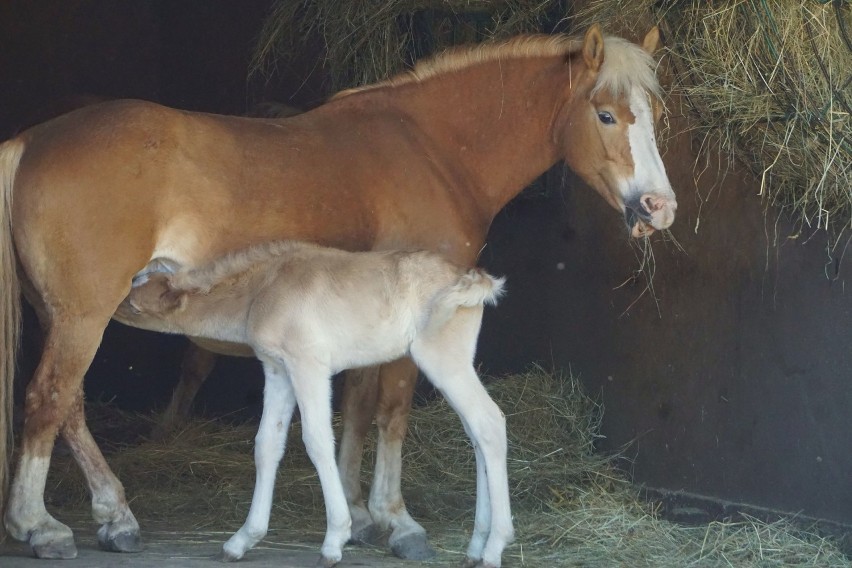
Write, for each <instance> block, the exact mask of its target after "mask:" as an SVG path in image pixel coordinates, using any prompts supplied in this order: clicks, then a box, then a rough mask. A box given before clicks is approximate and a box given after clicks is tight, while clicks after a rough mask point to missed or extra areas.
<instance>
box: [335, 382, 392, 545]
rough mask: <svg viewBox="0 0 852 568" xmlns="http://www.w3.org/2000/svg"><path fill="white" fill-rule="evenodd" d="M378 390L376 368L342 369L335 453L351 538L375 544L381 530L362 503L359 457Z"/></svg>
mask: <svg viewBox="0 0 852 568" xmlns="http://www.w3.org/2000/svg"><path fill="white" fill-rule="evenodd" d="M378 392H379V367H366V368H362V369H351V370H349V371H346V377H345V379H344V383H343V400H342V401H341V412H342V414H343V433H342V434H341V437H340V450H339V451H338V453H337V468H338V469H339V470H340V480H341V482H342V483H343V492H344V493H345V494H346V502H347V503H348V504H349V514H350V515H351V516H352V540H353V541H355V542H365V543H375V541H376V540H378V537H379V536H380V533H381V529H380V528H379V526H378V525H377V524H376V523H375V522H373V517H372V516H371V515H370V512H369V511H368V510H367V505H366V504H365V503H364V496H363V493H362V492H361V458H362V456H363V455H364V440H365V438H366V437H367V431H368V430H369V429H370V425H372V423H373V416H375V413H376V398H377V396H378Z"/></svg>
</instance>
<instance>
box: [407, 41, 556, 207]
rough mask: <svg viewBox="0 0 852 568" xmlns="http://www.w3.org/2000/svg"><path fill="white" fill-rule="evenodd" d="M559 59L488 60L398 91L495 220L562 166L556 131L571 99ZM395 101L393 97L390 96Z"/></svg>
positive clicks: (408, 85) (415, 118)
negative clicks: (557, 165)
mask: <svg viewBox="0 0 852 568" xmlns="http://www.w3.org/2000/svg"><path fill="white" fill-rule="evenodd" d="M567 83H568V74H567V71H566V70H565V69H564V65H561V64H560V58H559V57H548V58H544V57H541V58H533V57H525V58H514V59H506V60H502V61H490V62H484V63H480V64H477V65H474V66H471V67H469V68H466V69H461V70H459V71H456V72H450V73H445V74H442V75H437V76H435V77H431V78H429V79H426V80H424V81H423V82H421V83H411V84H407V85H403V86H400V87H396V88H395V92H396V93H398V94H399V97H400V100H399V102H398V103H397V104H398V105H399V107H400V108H401V110H403V111H404V112H405V113H406V114H408V115H410V116H411V117H412V118H413V119H414V121H415V122H416V123H417V125H418V127H419V128H420V129H422V130H423V131H424V132H425V133H426V135H427V136H428V137H429V139H431V140H432V141H433V142H434V143H435V144H436V145H437V146H438V147H440V148H442V149H443V150H444V152H442V157H443V158H444V159H448V160H455V161H456V162H457V163H459V164H461V166H462V167H463V169H464V170H465V172H466V174H467V175H466V178H467V179H469V180H471V181H472V184H471V185H472V187H468V188H466V190H468V191H472V192H477V193H478V195H477V200H478V201H479V202H480V203H481V206H482V209H483V211H484V212H485V213H486V214H487V215H488V216H490V217H493V216H494V215H495V214H496V213H497V212H498V211H499V210H500V209H502V208H503V206H504V205H505V204H506V203H508V202H509V200H511V199H512V198H513V197H515V196H516V195H517V194H518V193H520V192H521V190H523V189H524V188H525V187H526V186H527V185H529V184H530V183H531V182H532V181H533V180H534V179H535V178H536V177H538V176H539V175H541V174H542V173H544V172H545V171H546V170H547V169H548V168H549V167H551V166H552V165H553V164H555V163H556V162H557V161H558V160H559V155H558V151H557V147H556V145H555V142H554V139H553V133H552V126H553V119H554V118H555V116H556V113H557V110H558V108H559V107H560V106H561V104H562V102H563V101H564V100H566V98H567V96H568V95H569V94H570V93H568V92H567V89H568V86H567ZM390 96H393V94H392V93H391V94H390Z"/></svg>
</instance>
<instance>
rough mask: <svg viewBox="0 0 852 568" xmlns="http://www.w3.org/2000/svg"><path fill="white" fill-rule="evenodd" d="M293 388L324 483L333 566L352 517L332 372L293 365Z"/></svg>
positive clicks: (328, 561) (326, 554)
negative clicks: (338, 456) (338, 452)
mask: <svg viewBox="0 0 852 568" xmlns="http://www.w3.org/2000/svg"><path fill="white" fill-rule="evenodd" d="M290 378H291V381H292V384H293V391H294V393H295V396H296V400H297V401H298V403H299V410H300V411H301V415H302V439H303V440H304V442H305V449H306V450H307V452H308V456H309V457H310V458H311V462H313V464H314V467H315V468H316V470H317V475H318V476H319V480H320V485H321V486H322V495H323V499H324V501H325V514H326V534H325V540H324V541H323V544H322V549H321V553H322V562H323V564H324V565H325V566H333V565H334V564H336V563H337V562H339V561H340V559H341V558H342V557H343V545H344V544H346V541H348V540H349V536H350V531H351V528H352V519H351V517H350V516H349V507H348V506H347V504H346V495H345V494H344V492H343V484H342V483H341V481H340V473H339V472H338V470H337V463H336V462H335V461H334V431H333V430H332V427H331V373H330V372H328V371H324V370H317V369H311V368H308V367H307V366H301V367H298V368H293V369H291V374H290Z"/></svg>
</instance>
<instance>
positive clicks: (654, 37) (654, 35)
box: [642, 26, 660, 55]
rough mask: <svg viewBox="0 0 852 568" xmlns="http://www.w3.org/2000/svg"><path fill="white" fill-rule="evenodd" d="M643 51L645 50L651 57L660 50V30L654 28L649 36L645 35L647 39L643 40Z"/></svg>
mask: <svg viewBox="0 0 852 568" xmlns="http://www.w3.org/2000/svg"><path fill="white" fill-rule="evenodd" d="M642 49H644V50H645V51H646V52H647V53H648V54H649V55H654V53H656V51H657V50H658V49H660V28H659V27H657V26H654V27H653V28H651V31H649V32H648V33H647V34H645V39H644V40H642Z"/></svg>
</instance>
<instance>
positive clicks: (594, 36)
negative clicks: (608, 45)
mask: <svg viewBox="0 0 852 568" xmlns="http://www.w3.org/2000/svg"><path fill="white" fill-rule="evenodd" d="M583 59H584V60H585V62H586V67H588V68H589V70H591V71H599V70H600V68H601V65H602V64H603V59H604V40H603V34H601V27H600V26H599V25H597V24H593V25H592V27H590V28H589V31H587V32H586V37H584V38H583Z"/></svg>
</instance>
